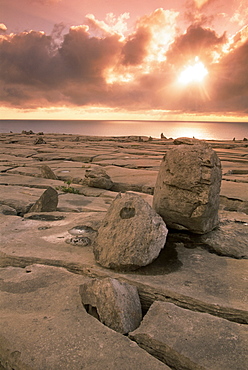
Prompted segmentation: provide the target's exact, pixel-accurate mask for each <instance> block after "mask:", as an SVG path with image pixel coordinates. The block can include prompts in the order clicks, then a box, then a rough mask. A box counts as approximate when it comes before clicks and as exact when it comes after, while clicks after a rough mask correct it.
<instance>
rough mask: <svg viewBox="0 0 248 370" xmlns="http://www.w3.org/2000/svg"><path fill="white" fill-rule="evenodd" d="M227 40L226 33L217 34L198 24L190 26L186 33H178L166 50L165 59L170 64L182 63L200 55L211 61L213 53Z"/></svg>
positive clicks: (206, 60)
mask: <svg viewBox="0 0 248 370" xmlns="http://www.w3.org/2000/svg"><path fill="white" fill-rule="evenodd" d="M226 41H227V39H226V35H225V34H223V35H222V36H218V35H217V34H216V32H215V31H214V30H211V29H210V28H203V27H202V26H199V25H192V26H190V27H189V28H188V29H187V31H186V33H185V34H183V35H179V36H178V37H177V38H175V40H174V42H173V43H172V44H171V46H170V49H169V50H168V52H167V54H166V55H167V60H168V62H169V63H171V64H175V65H179V66H180V65H182V64H185V63H186V62H187V60H191V59H194V58H195V57H196V56H198V57H200V58H201V59H202V60H203V61H205V62H208V63H209V62H211V60H213V55H214V54H215V53H216V52H218V51H220V50H221V49H222V46H223V44H225V43H226Z"/></svg>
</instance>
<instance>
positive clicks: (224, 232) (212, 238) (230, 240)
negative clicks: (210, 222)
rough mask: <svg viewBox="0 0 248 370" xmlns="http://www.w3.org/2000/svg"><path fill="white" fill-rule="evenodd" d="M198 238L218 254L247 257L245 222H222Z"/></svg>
mask: <svg viewBox="0 0 248 370" xmlns="http://www.w3.org/2000/svg"><path fill="white" fill-rule="evenodd" d="M200 240H201V243H203V245H204V246H205V247H206V248H207V249H208V250H210V251H212V252H215V253H217V254H219V255H222V256H229V257H233V258H248V248H247V246H248V223H247V222H239V221H236V222H235V221H227V222H223V223H221V224H220V225H219V227H218V228H217V229H216V230H213V231H211V232H210V233H208V234H205V235H201V237H200Z"/></svg>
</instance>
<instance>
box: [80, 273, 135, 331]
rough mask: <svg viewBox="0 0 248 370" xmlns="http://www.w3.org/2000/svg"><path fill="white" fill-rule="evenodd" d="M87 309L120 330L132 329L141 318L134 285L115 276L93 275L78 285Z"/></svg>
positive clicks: (116, 329)
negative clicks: (100, 277)
mask: <svg viewBox="0 0 248 370" xmlns="http://www.w3.org/2000/svg"><path fill="white" fill-rule="evenodd" d="M79 292H80V295H81V298H82V303H83V305H84V307H85V308H86V311H87V312H88V313H90V314H91V315H92V316H95V317H96V318H98V319H99V320H100V321H101V322H102V323H103V324H105V325H106V326H108V327H109V328H111V329H113V330H115V331H117V332H119V333H122V334H127V333H128V332H130V331H132V330H135V329H136V328H137V327H138V326H139V324H140V322H141V320H142V312H141V304H140V300H139V295H138V290H137V288H136V287H134V286H132V285H129V284H127V283H123V282H120V281H118V280H116V279H111V278H105V279H102V280H97V279H93V280H90V281H89V282H87V283H84V284H83V285H80V289H79Z"/></svg>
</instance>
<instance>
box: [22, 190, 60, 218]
mask: <svg viewBox="0 0 248 370" xmlns="http://www.w3.org/2000/svg"><path fill="white" fill-rule="evenodd" d="M57 205H58V192H57V191H56V190H55V189H54V188H52V187H51V186H49V187H48V188H47V189H46V190H45V191H44V193H43V194H42V195H41V196H40V198H39V199H38V200H37V201H36V202H35V203H34V204H33V205H32V207H31V208H30V210H29V212H52V211H56V209H57Z"/></svg>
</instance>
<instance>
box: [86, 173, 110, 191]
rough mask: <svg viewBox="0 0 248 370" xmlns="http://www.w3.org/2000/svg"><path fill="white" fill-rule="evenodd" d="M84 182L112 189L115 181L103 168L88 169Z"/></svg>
mask: <svg viewBox="0 0 248 370" xmlns="http://www.w3.org/2000/svg"><path fill="white" fill-rule="evenodd" d="M84 184H86V185H88V186H92V187H93V188H101V189H107V190H108V189H111V188H112V186H113V182H112V180H111V178H110V177H109V175H108V174H107V173H106V171H105V170H104V169H103V168H92V169H87V170H86V172H85V179H84Z"/></svg>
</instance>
